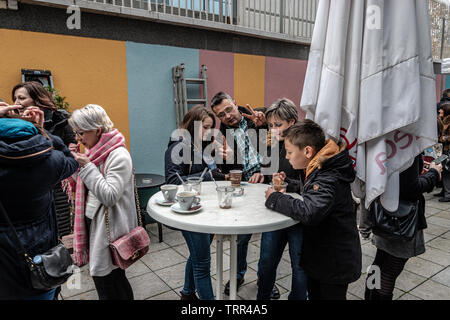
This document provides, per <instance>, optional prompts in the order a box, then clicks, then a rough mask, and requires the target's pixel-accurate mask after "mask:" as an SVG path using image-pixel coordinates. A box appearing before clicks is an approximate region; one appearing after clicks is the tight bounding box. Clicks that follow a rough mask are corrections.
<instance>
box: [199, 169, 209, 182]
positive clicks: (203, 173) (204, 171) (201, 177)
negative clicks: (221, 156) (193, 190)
mask: <svg viewBox="0 0 450 320" xmlns="http://www.w3.org/2000/svg"><path fill="white" fill-rule="evenodd" d="M207 170H208V167H206V168H205V170H203V172H202V175H201V176H200V180H203V176H204V175H205V173H206V171H207Z"/></svg>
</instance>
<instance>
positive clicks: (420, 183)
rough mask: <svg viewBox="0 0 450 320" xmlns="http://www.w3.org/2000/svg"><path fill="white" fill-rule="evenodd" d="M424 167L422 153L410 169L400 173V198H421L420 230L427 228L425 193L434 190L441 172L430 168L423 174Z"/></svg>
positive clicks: (412, 199) (414, 200) (409, 199)
mask: <svg viewBox="0 0 450 320" xmlns="http://www.w3.org/2000/svg"><path fill="white" fill-rule="evenodd" d="M422 169H423V158H422V155H421V154H420V155H418V156H417V157H416V158H415V159H414V162H413V164H412V165H411V166H410V167H409V168H408V169H406V170H405V171H403V172H401V173H400V199H401V200H407V201H412V202H416V201H417V200H419V209H420V210H419V220H418V225H417V228H418V230H422V229H426V228H427V222H426V220H425V197H424V196H423V193H424V192H431V191H433V188H434V186H435V185H436V183H437V182H438V181H439V172H437V171H436V170H435V169H430V170H429V171H428V172H426V173H425V174H423V175H422V176H421V175H420V173H421V172H422Z"/></svg>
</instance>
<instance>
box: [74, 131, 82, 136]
mask: <svg viewBox="0 0 450 320" xmlns="http://www.w3.org/2000/svg"><path fill="white" fill-rule="evenodd" d="M74 132H75V135H76V136H80V137H82V136H83V134H84V132H78V131H74Z"/></svg>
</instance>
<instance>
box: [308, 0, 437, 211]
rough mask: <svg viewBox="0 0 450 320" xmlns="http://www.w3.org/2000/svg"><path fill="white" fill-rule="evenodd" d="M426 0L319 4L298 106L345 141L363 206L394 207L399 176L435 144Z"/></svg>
mask: <svg viewBox="0 0 450 320" xmlns="http://www.w3.org/2000/svg"><path fill="white" fill-rule="evenodd" d="M435 95H436V90H435V76H434V72H433V61H432V51H431V35H430V23H429V17H428V7H427V2H426V1H423V0H395V1H394V0H321V1H320V2H319V6H318V11H317V16H316V23H315V29H314V33H313V38H312V43H311V51H310V55H309V61H308V67H307V72H306V78H305V84H304V88H303V94H302V99H301V103H300V106H301V108H302V109H303V110H305V111H306V117H307V118H309V119H312V120H314V121H316V122H317V123H318V124H320V125H321V126H322V128H323V129H324V130H325V132H326V134H327V135H328V136H329V137H332V138H334V139H336V140H344V141H346V142H347V145H348V148H349V151H350V155H351V157H352V159H353V160H354V165H355V169H356V173H357V179H356V182H355V183H354V185H353V191H354V192H355V194H356V195H357V196H358V197H363V196H365V199H366V202H365V205H366V207H368V206H369V204H370V203H371V202H372V201H373V200H374V199H375V198H376V197H377V196H379V195H381V201H382V204H383V206H384V207H385V208H386V209H389V210H396V209H397V206H398V197H399V173H400V172H401V171H403V170H404V169H406V168H407V167H409V166H410V165H411V164H412V162H413V160H414V157H415V156H417V155H418V154H420V153H421V152H422V151H423V150H425V149H426V148H428V147H430V146H432V145H434V144H435V143H437V123H436V101H435Z"/></svg>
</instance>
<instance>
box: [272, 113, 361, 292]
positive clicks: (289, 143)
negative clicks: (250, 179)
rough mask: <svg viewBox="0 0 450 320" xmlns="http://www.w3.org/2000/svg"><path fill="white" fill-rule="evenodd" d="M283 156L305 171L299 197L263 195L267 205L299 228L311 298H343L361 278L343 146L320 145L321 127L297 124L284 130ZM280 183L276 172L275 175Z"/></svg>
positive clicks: (306, 122) (348, 166)
mask: <svg viewBox="0 0 450 320" xmlns="http://www.w3.org/2000/svg"><path fill="white" fill-rule="evenodd" d="M283 137H284V140H285V147H286V158H287V159H288V160H289V162H290V163H291V165H292V167H293V168H294V169H306V175H305V177H306V178H305V184H304V186H303V188H302V190H299V193H300V195H301V196H302V198H303V199H295V198H293V197H291V196H289V195H285V194H283V193H280V192H275V191H274V190H273V189H271V188H269V189H268V190H267V191H266V206H267V207H268V208H270V209H273V210H275V211H277V212H280V213H282V214H284V215H287V216H289V217H291V218H292V219H294V220H298V221H300V223H301V224H302V225H303V248H302V249H303V255H302V259H301V266H302V268H303V269H304V270H305V272H306V274H307V277H308V285H307V287H308V297H309V299H310V300H345V299H346V294H347V288H348V284H349V283H351V282H354V281H356V280H358V279H359V277H360V275H361V247H360V240H359V235H358V229H357V226H356V214H355V212H353V210H352V196H351V191H350V183H351V182H353V180H354V179H355V172H354V170H353V166H352V161H351V160H350V158H349V154H348V150H347V148H346V146H345V145H337V144H336V143H335V142H334V141H333V140H331V139H330V140H328V141H325V135H324V133H323V130H322V128H321V127H320V126H319V125H317V124H316V123H315V122H314V121H311V120H301V121H299V122H298V123H297V124H295V125H293V126H292V127H290V128H289V129H287V130H285V131H284V132H283ZM274 175H276V176H277V177H279V178H281V179H284V178H285V176H284V175H283V174H280V173H276V174H274Z"/></svg>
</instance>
